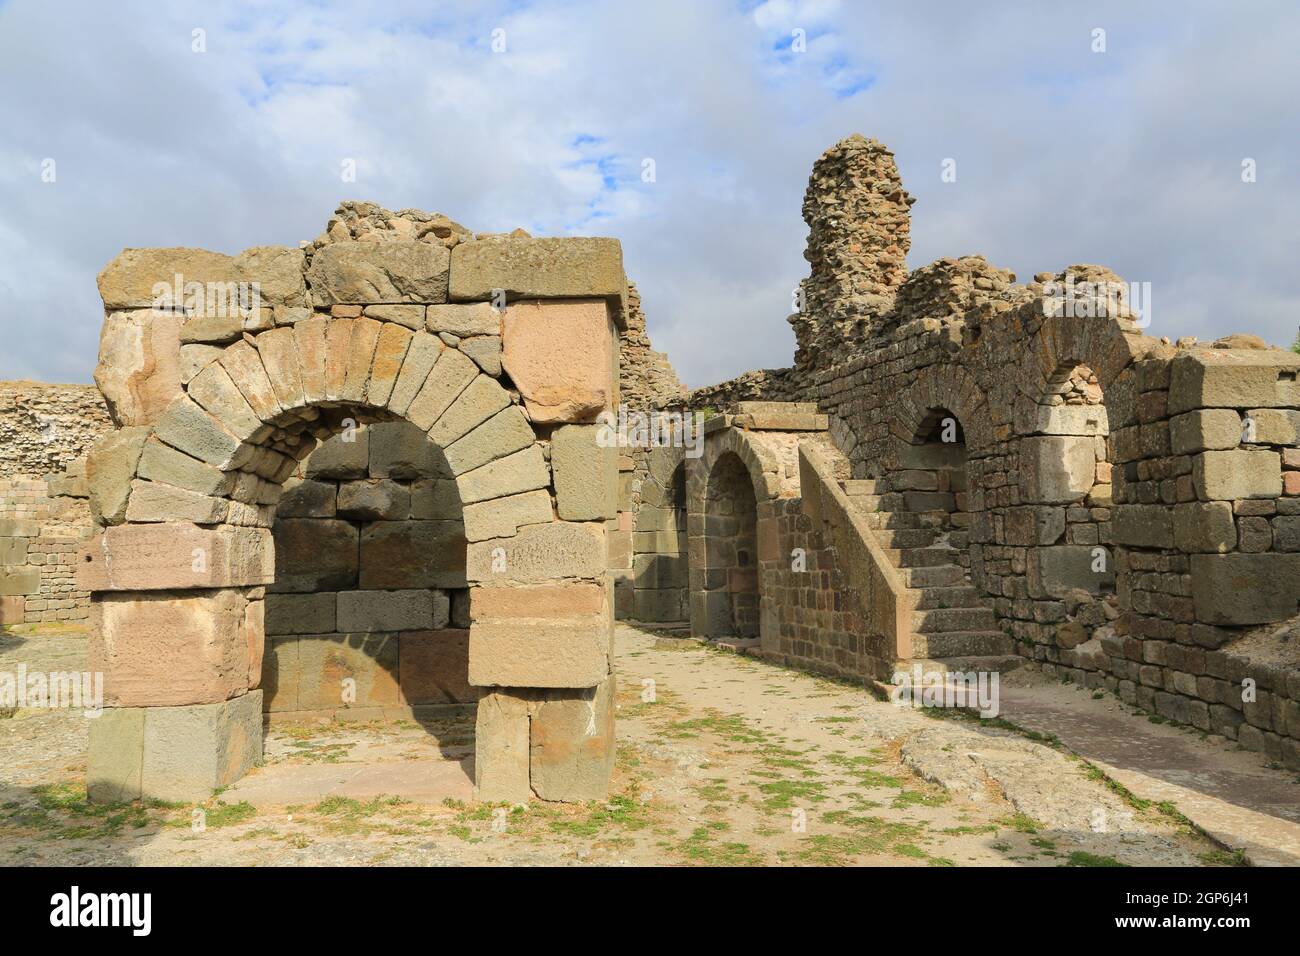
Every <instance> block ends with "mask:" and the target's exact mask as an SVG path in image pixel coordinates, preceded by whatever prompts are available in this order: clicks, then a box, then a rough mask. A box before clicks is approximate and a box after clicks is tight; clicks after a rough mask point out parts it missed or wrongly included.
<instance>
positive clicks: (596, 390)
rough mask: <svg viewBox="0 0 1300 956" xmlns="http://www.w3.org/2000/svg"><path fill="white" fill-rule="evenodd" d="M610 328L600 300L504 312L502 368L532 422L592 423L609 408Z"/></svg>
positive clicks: (528, 305)
mask: <svg viewBox="0 0 1300 956" xmlns="http://www.w3.org/2000/svg"><path fill="white" fill-rule="evenodd" d="M614 348H615V347H614V338H613V334H612V325H611V323H610V320H609V316H608V314H607V312H606V309H605V304H604V303H603V302H600V301H592V300H587V301H558V302H550V301H540V302H539V301H531V302H516V303H513V304H511V305H510V306H508V307H507V308H506V313H505V331H504V334H503V338H502V353H501V364H502V366H503V367H504V368H505V370H506V372H507V373H509V375H510V378H511V379H512V380H513V381H514V383H515V387H516V388H518V389H519V392H520V394H521V395H522V396H523V398H524V406H525V407H526V408H527V409H528V415H529V417H530V418H531V419H532V420H533V421H534V422H542V423H549V422H582V421H592V420H593V419H594V418H595V417H596V416H597V415H598V414H599V413H600V412H601V411H603V410H605V409H607V408H610V407H611V406H612V403H613V400H614V396H615V394H616V393H617V388H616V385H615V382H614V375H613V370H614V368H615V367H616V364H615V362H614V359H613V354H614Z"/></svg>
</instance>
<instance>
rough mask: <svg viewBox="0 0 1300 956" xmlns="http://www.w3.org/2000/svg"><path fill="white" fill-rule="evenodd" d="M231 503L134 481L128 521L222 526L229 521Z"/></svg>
mask: <svg viewBox="0 0 1300 956" xmlns="http://www.w3.org/2000/svg"><path fill="white" fill-rule="evenodd" d="M229 506H230V502H229V501H228V500H227V499H225V498H214V497H212V496H211V495H204V494H199V493H197V492H194V491H186V490H185V489H184V488H177V487H175V486H173V485H164V484H160V483H159V482H156V481H145V480H143V479H139V478H137V479H136V480H135V481H133V482H131V501H130V503H129V504H128V505H127V508H126V520H127V522H141V523H151V522H162V521H166V522H171V521H192V522H194V523H195V524H220V523H221V522H222V521H224V520H225V518H226V513H227V510H228V508H229Z"/></svg>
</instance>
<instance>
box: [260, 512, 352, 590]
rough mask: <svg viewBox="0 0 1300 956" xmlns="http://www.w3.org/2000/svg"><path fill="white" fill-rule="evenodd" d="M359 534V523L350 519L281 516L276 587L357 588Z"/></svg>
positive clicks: (277, 535) (276, 527) (277, 532)
mask: <svg viewBox="0 0 1300 956" xmlns="http://www.w3.org/2000/svg"><path fill="white" fill-rule="evenodd" d="M360 537H361V535H360V531H359V530H358V528H357V526H356V525H354V524H352V523H351V522H348V521H339V520H335V519H329V518H281V519H280V520H279V521H277V522H276V524H275V579H274V580H275V585H274V587H275V590H277V591H338V590H343V589H350V588H353V587H355V586H356V581H357V571H358V568H359V550H358V548H359V543H360Z"/></svg>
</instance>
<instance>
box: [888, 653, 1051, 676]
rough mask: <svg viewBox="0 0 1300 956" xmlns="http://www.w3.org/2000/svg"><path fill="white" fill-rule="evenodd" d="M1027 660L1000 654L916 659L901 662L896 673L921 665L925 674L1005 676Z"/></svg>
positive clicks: (1014, 655) (895, 667) (896, 666)
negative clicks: (972, 672)
mask: <svg viewBox="0 0 1300 956" xmlns="http://www.w3.org/2000/svg"><path fill="white" fill-rule="evenodd" d="M1024 663H1025V659H1024V658H1023V657H1020V656H1019V655H1017V654H998V655H995V656H978V657H975V656H972V657H966V656H962V657H936V658H923V657H914V658H912V659H911V660H910V661H899V662H898V663H897V664H896V665H894V670H895V671H909V672H910V671H911V670H912V668H913V666H915V665H917V664H920V665H921V673H923V674H951V673H954V672H961V673H969V672H971V671H974V672H976V673H980V672H983V673H986V674H988V673H993V672H997V673H999V674H1005V673H1007V672H1008V671H1013V670H1015V669H1016V668H1018V667H1020V666H1022V665H1023V664H1024Z"/></svg>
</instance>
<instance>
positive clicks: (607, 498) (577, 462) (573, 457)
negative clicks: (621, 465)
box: [551, 425, 618, 521]
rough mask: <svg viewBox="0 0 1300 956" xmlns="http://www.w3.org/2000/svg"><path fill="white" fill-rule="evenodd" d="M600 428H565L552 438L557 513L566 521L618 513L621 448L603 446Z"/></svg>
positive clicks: (591, 426) (596, 517)
mask: <svg viewBox="0 0 1300 956" xmlns="http://www.w3.org/2000/svg"><path fill="white" fill-rule="evenodd" d="M600 432H601V426H598V425H565V426H563V427H562V428H557V429H556V430H555V433H554V434H553V435H552V436H551V470H552V472H553V473H554V475H555V502H556V511H557V513H558V514H559V516H560V517H561V518H563V519H564V520H565V521H596V520H600V519H603V518H613V517H615V516H616V515H617V514H618V449H617V448H614V447H612V446H610V447H602V446H601V443H600V442H599V441H598V440H597V438H598V435H599V434H600Z"/></svg>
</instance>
